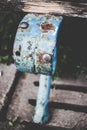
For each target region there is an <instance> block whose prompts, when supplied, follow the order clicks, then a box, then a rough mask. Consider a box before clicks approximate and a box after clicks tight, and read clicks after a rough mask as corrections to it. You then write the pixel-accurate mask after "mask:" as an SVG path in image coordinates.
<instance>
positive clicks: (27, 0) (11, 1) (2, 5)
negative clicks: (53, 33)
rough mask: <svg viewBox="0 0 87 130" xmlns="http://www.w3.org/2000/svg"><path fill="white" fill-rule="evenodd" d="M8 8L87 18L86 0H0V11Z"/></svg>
mask: <svg viewBox="0 0 87 130" xmlns="http://www.w3.org/2000/svg"><path fill="white" fill-rule="evenodd" d="M10 9H13V10H15V11H23V12H30V13H50V14H58V15H63V16H72V17H81V18H87V1H86V0H79V1H78V0H66V1H64V0H61V1H58V0H53V1H52V0H50V1H48V0H43V1H42V0H0V11H8V10H10Z"/></svg>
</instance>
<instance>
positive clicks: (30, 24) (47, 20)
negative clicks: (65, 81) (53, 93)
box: [13, 14, 62, 124]
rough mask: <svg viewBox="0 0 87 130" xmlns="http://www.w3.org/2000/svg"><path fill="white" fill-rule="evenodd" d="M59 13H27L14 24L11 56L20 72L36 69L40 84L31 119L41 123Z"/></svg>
mask: <svg viewBox="0 0 87 130" xmlns="http://www.w3.org/2000/svg"><path fill="white" fill-rule="evenodd" d="M61 21H62V17H60V16H54V15H48V14H46V15H44V14H43V15H38V14H27V15H26V16H25V17H24V18H23V19H22V21H21V22H20V24H19V26H18V30H17V33H16V37H15V41H14V48H13V58H14V62H15V64H16V66H17V69H18V70H20V71H22V72H30V73H35V74H37V73H39V74H41V76H40V85H39V91H38V96H37V103H36V108H35V115H34V118H33V121H34V122H35V123H40V124H44V123H45V122H47V121H48V119H49V111H48V102H49V95H50V86H51V78H52V76H51V75H52V74H54V72H55V68H56V61H57V51H58V49H57V45H56V43H57V40H58V31H59V27H60V24H61Z"/></svg>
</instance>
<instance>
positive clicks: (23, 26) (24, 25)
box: [19, 22, 29, 29]
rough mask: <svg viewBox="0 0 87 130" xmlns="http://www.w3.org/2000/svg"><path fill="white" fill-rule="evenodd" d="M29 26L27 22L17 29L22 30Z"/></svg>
mask: <svg viewBox="0 0 87 130" xmlns="http://www.w3.org/2000/svg"><path fill="white" fill-rule="evenodd" d="M28 26H29V24H28V23H27V22H22V23H20V25H19V27H20V28H22V29H26V28H28Z"/></svg>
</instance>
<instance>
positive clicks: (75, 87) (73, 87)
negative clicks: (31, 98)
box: [34, 81, 87, 93]
mask: <svg viewBox="0 0 87 130" xmlns="http://www.w3.org/2000/svg"><path fill="white" fill-rule="evenodd" d="M34 85H35V86H36V87H38V86H39V82H38V81H35V82H34ZM54 87H55V89H61V90H68V91H77V92H83V93H87V87H84V86H78V85H65V84H62V85H61V84H59V85H58V84H52V86H51V89H53V88H54Z"/></svg>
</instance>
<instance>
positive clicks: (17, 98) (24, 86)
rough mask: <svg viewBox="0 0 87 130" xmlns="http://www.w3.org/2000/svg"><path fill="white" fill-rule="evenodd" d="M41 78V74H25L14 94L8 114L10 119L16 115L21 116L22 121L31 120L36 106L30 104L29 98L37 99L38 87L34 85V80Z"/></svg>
mask: <svg viewBox="0 0 87 130" xmlns="http://www.w3.org/2000/svg"><path fill="white" fill-rule="evenodd" d="M35 80H36V81H37V80H39V76H37V75H33V74H24V75H23V77H22V78H21V80H20V82H19V84H18V85H17V89H16V91H15V93H14V95H13V98H12V102H11V104H10V106H9V111H8V114H7V118H8V119H12V118H13V117H14V116H16V117H17V116H18V117H20V119H21V121H31V120H32V117H33V114H34V106H32V105H31V104H29V102H28V100H29V99H36V97H37V87H34V81H35Z"/></svg>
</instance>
